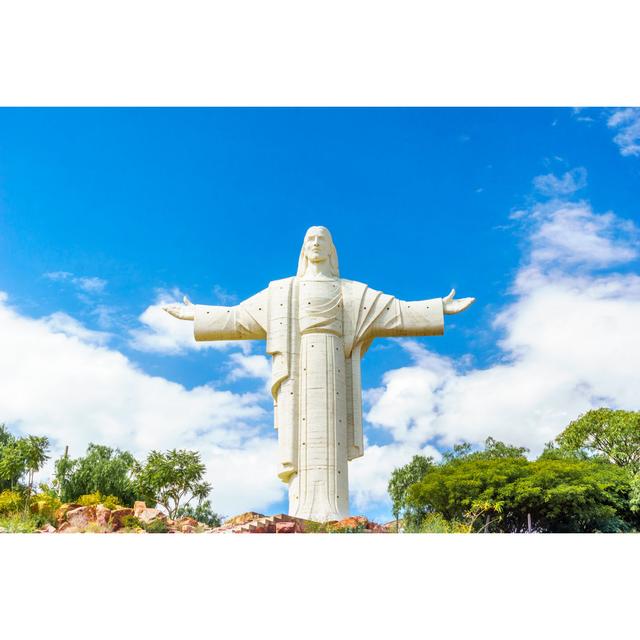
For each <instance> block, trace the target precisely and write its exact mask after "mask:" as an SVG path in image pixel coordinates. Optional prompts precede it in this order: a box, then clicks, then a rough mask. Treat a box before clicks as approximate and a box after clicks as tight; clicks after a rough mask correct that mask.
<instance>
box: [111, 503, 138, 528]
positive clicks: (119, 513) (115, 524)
mask: <svg viewBox="0 0 640 640" xmlns="http://www.w3.org/2000/svg"><path fill="white" fill-rule="evenodd" d="M132 515H133V509H129V508H128V507H123V508H122V509H114V510H113V511H112V512H111V526H112V528H113V530H114V531H115V530H116V529H120V527H122V518H124V517H125V516H132Z"/></svg>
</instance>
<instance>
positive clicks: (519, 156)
mask: <svg viewBox="0 0 640 640" xmlns="http://www.w3.org/2000/svg"><path fill="white" fill-rule="evenodd" d="M639 141H640V112H639V111H638V110H633V109H585V110H573V109H567V108H549V109H541V108H531V109H528V108H517V109H495V108H484V109H472V108H456V109H444V108H426V109H409V108H401V109H388V108H384V109H368V108H365V109H342V108H338V109H310V108H299V109H280V108H279V109H221V108H220V109H163V108H153V109H43V108H38V109H0V266H1V268H0V292H3V293H2V296H3V297H2V298H1V299H0V309H2V313H4V314H5V315H4V316H3V326H4V327H5V328H6V329H5V331H3V332H2V333H3V335H4V342H3V345H4V346H3V353H4V354H5V358H7V359H6V361H5V363H4V364H5V367H4V368H5V370H6V371H7V372H8V373H6V374H5V375H6V376H7V378H6V379H5V380H4V381H3V382H2V385H1V386H0V421H2V420H5V421H6V422H7V423H8V424H9V425H10V426H11V427H12V428H13V429H14V430H15V431H17V432H28V433H36V432H37V433H46V434H48V435H50V436H51V437H52V439H53V443H54V448H55V451H56V452H58V451H59V450H60V449H61V448H63V447H64V445H65V444H70V445H71V447H72V455H80V454H82V453H83V451H84V447H85V446H86V443H87V442H89V441H92V440H93V441H99V442H102V443H104V444H111V445H113V446H120V447H121V448H128V449H130V450H132V451H134V452H135V453H136V454H137V455H141V456H142V455H144V453H145V452H146V451H148V450H149V448H151V447H154V448H161V449H166V448H169V447H173V446H181V447H189V448H198V449H200V450H202V451H203V457H204V458H205V460H206V462H207V464H208V468H209V472H210V476H211V480H212V482H213V484H214V492H213V494H212V501H213V504H214V507H218V508H219V509H220V510H221V511H223V512H224V513H225V514H227V515H233V514H234V513H238V512H241V511H245V510H249V509H254V510H258V511H263V512H270V513H276V512H280V511H284V510H286V501H285V499H284V493H283V492H282V487H283V486H284V485H282V487H281V486H280V485H279V484H278V482H277V480H274V479H273V478H272V476H274V475H275V471H274V468H273V467H272V466H270V465H272V463H273V460H274V452H275V448H274V443H275V432H274V431H273V428H272V425H271V414H270V411H271V408H270V400H269V397H268V395H267V394H266V393H265V380H264V376H265V372H266V371H267V370H268V367H267V365H268V362H267V361H266V359H265V358H264V346H263V345H262V344H258V343H256V344H248V345H244V347H242V346H241V345H239V344H235V345H223V346H221V347H214V348H206V347H205V348H202V347H198V348H196V345H193V344H191V341H190V339H189V336H188V335H187V334H186V333H185V332H184V329H185V327H183V326H180V327H178V325H179V324H180V323H178V321H177V320H175V321H174V320H172V319H170V318H168V317H167V318H164V316H163V315H162V314H161V312H160V311H159V306H158V305H159V304H160V303H161V302H167V301H169V300H175V299H178V298H179V296H180V295H182V294H183V293H188V294H189V296H190V297H191V299H192V300H193V301H194V302H200V303H212V304H222V303H224V304H232V303H233V302H237V301H239V300H242V299H244V298H246V297H249V296H250V295H252V294H253V293H255V292H257V291H259V290H261V289H263V288H264V287H265V286H266V284H267V283H268V282H269V281H270V280H273V279H276V278H281V277H285V276H288V275H292V274H293V273H294V271H295V268H296V264H297V256H298V253H299V250H300V245H301V242H302V237H303V235H304V231H305V230H306V228H307V227H309V226H310V225H314V224H321V225H325V226H327V227H329V229H330V230H331V231H332V234H333V236H334V240H335V242H336V246H337V249H338V253H339V258H340V269H341V275H342V277H345V278H350V279H354V280H360V281H363V282H366V283H368V284H369V285H370V286H371V287H373V288H375V289H380V290H383V291H385V292H387V293H391V294H394V295H396V296H397V297H399V298H402V299H405V300H411V299H422V298H431V297H437V296H444V295H446V294H447V293H448V291H449V289H450V288H452V287H455V288H456V289H457V291H458V295H460V296H467V295H473V296H475V297H477V299H478V301H477V303H476V304H475V305H474V306H473V307H472V308H471V309H469V311H467V312H466V313H464V314H461V315H459V316H455V317H449V318H447V326H446V331H445V336H444V337H443V338H429V339H427V338H425V339H416V340H411V341H398V340H396V341H393V340H379V341H377V342H376V343H375V344H374V347H373V348H372V349H371V351H370V352H369V353H368V354H367V356H366V358H365V360H364V366H363V386H364V388H365V410H366V412H367V418H368V419H367V422H366V424H365V433H366V437H367V442H368V451H367V453H365V456H364V458H363V459H361V460H358V461H356V462H354V463H352V464H351V466H350V473H351V478H352V481H351V484H352V512H354V513H365V514H367V515H370V516H371V517H374V518H376V519H379V520H381V519H387V518H388V517H390V510H389V505H388V502H387V501H386V498H385V495H384V487H385V486H386V481H387V479H388V476H389V473H390V471H391V470H392V469H393V467H394V466H396V465H399V464H403V463H404V462H406V461H408V460H409V459H410V457H411V455H413V454H414V453H417V452H422V453H426V454H432V455H434V456H436V457H437V455H438V451H439V450H441V449H442V448H443V447H446V446H450V444H451V443H453V442H455V441H458V440H461V439H467V440H470V441H472V442H476V443H477V442H481V441H482V440H484V439H485V438H486V437H487V436H489V435H493V436H495V437H500V438H502V439H505V440H508V441H510V442H513V443H515V444H522V445H524V446H528V447H529V448H531V449H532V451H536V449H538V450H539V448H540V447H541V446H542V445H543V444H544V442H546V441H548V440H549V439H551V438H552V437H554V435H555V434H557V432H558V431H559V429H560V428H562V426H563V425H566V424H567V423H568V421H569V420H571V419H573V418H574V417H576V416H577V415H578V413H580V412H582V411H584V410H586V409H588V408H590V407H591V406H599V405H600V404H602V403H605V404H608V405H611V406H620V407H624V408H635V409H637V408H638V407H637V400H636V397H637V393H636V392H635V391H634V389H635V390H637V388H638V383H639V382H640V380H639V379H638V375H639V374H638V372H637V369H638V367H637V366H635V367H631V364H630V363H632V362H633V361H634V357H635V355H637V356H638V357H640V353H638V351H639V349H640V346H639V345H638V342H640V341H638V335H637V329H636V327H637V326H640V311H639V309H640V285H639V284H638V282H639V278H640V276H639V275H638V271H639V269H638V253H637V249H636V247H637V244H638V243H637V240H638V234H637V225H638V222H639V219H640V205H639V204H638V203H639V202H640V197H639V196H640V182H639V179H640V147H639V146H638V145H639ZM616 354H620V356H619V357H617V356H616ZM621 360H624V361H625V362H623V363H621ZM637 361H638V359H637V358H636V359H635V362H636V363H637ZM627 366H628V367H629V368H628V370H627V369H626V368H625V367H627ZM545 383H546V385H547V386H545ZM2 387H4V390H5V391H4V392H3V391H2ZM155 394H157V395H155ZM3 396H4V397H3ZM163 403H167V404H166V406H164V408H162V407H163ZM634 403H635V406H634ZM154 405H158V406H154ZM158 407H160V408H162V411H161V410H160V409H159V408H158ZM173 411H175V412H176V413H175V414H173V413H172V412H173ZM243 469H244V470H246V469H250V470H251V471H250V473H249V474H248V475H253V477H252V478H248V479H247V478H245V477H243V473H242V470H243ZM244 475H245V476H246V475H247V474H246V473H245V474H244Z"/></svg>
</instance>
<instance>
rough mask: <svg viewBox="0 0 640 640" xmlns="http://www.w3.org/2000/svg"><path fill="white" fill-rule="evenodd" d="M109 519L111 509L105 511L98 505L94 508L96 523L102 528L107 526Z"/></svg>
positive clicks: (102, 506) (103, 507) (101, 505)
mask: <svg viewBox="0 0 640 640" xmlns="http://www.w3.org/2000/svg"><path fill="white" fill-rule="evenodd" d="M110 518H111V509H107V507H105V506H104V505H103V504H99V505H98V506H97V507H96V522H97V523H98V524H99V525H100V526H101V527H104V528H107V527H108V526H109V519H110Z"/></svg>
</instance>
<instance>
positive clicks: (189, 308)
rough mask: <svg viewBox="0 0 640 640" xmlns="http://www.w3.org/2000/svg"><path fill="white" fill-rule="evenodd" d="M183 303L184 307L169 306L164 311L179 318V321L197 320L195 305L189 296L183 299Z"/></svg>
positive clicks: (179, 305) (177, 305)
mask: <svg viewBox="0 0 640 640" xmlns="http://www.w3.org/2000/svg"><path fill="white" fill-rule="evenodd" d="M183 302H184V306H183V305H181V304H168V305H167V306H166V307H162V309H163V310H164V311H166V312H167V313H168V314H170V315H172V316H173V317H174V318H178V320H193V319H194V318H195V305H194V304H193V303H192V302H191V300H189V298H187V296H185V297H184V298H183Z"/></svg>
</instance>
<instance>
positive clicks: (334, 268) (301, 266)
mask: <svg viewBox="0 0 640 640" xmlns="http://www.w3.org/2000/svg"><path fill="white" fill-rule="evenodd" d="M316 230H322V231H323V232H324V234H325V235H326V236H327V237H328V238H329V242H330V244H331V247H330V249H329V266H330V268H331V275H332V276H333V277H334V278H339V277H340V269H339V267H338V252H337V251H336V245H335V244H333V238H332V237H331V232H330V231H329V229H327V227H309V228H308V229H307V232H306V233H305V234H304V240H303V241H302V249H301V251H300V259H299V260H298V273H296V276H297V277H298V278H301V277H302V276H304V274H305V272H306V270H307V265H308V264H309V260H308V259H307V256H306V254H305V251H304V244H305V242H306V240H307V236H308V235H309V233H310V232H311V231H316Z"/></svg>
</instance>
